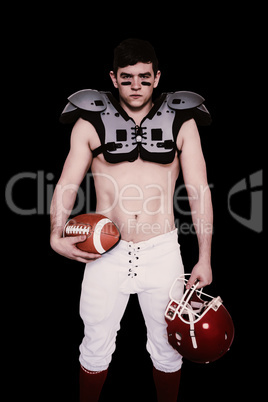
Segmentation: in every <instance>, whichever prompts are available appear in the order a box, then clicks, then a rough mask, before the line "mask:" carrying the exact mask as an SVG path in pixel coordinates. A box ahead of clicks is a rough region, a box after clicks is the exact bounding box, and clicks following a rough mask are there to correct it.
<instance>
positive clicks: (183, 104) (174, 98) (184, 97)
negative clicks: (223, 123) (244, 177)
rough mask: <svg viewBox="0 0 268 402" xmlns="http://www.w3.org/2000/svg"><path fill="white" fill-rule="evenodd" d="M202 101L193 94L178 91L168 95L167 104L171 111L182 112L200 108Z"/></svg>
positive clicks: (202, 99) (201, 98) (198, 96)
mask: <svg viewBox="0 0 268 402" xmlns="http://www.w3.org/2000/svg"><path fill="white" fill-rule="evenodd" d="M204 100H205V99H204V98H203V97H202V96H200V95H198V94H196V93H195V92H189V91H179V92H173V93H171V94H169V96H168V100H167V104H168V106H169V107H170V108H171V109H175V110H184V109H192V108H195V107H197V106H200V105H201V104H202V103H203V102H204Z"/></svg>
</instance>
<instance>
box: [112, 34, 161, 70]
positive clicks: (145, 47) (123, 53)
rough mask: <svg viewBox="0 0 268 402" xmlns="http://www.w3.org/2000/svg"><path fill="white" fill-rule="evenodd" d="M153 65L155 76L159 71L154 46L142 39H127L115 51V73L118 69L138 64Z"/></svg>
mask: <svg viewBox="0 0 268 402" xmlns="http://www.w3.org/2000/svg"><path fill="white" fill-rule="evenodd" d="M139 62H140V63H152V64H153V71H154V75H156V73H157V70H158V60H157V57H156V54H155V50H154V48H153V46H152V45H151V44H150V43H149V42H147V41H146V40H142V39H126V40H124V41H123V42H121V43H120V44H119V45H118V46H117V47H116V48H115V49H114V63H113V71H114V74H115V75H116V74H117V70H118V67H121V68H122V67H126V66H133V65H134V64H137V63H139Z"/></svg>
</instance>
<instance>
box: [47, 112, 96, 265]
mask: <svg viewBox="0 0 268 402" xmlns="http://www.w3.org/2000/svg"><path fill="white" fill-rule="evenodd" d="M94 130H95V129H94V128H93V126H92V125H91V124H90V123H88V122H87V121H85V120H82V119H79V120H78V121H77V122H76V124H75V125H74V128H73V130H72V135H71V147H70V151H69V154H68V156H67V158H66V161H65V164H64V167H63V170H62V174H61V177H60V179H59V181H58V183H57V186H56V188H55V191H54V194H53V198H52V202H51V209H50V217H51V236H50V244H51V247H52V249H53V250H54V251H56V252H57V253H59V254H61V255H63V256H65V257H67V258H70V259H73V260H77V261H80V262H84V263H87V262H89V261H91V260H94V259H96V258H98V257H99V255H96V254H91V253H87V252H84V251H81V250H79V249H78V248H77V247H76V243H79V242H81V241H84V240H85V239H86V236H85V235H82V236H76V237H66V238H63V237H62V233H63V228H64V226H65V223H66V221H67V220H68V217H69V216H70V214H71V212H72V209H73V206H74V203H75V200H76V196H77V191H78V189H79V186H80V184H81V182H82V180H83V178H84V177H85V175H86V173H87V171H88V169H89V167H90V165H91V162H92V152H91V150H90V144H89V141H90V135H91V134H92V132H93V131H94Z"/></svg>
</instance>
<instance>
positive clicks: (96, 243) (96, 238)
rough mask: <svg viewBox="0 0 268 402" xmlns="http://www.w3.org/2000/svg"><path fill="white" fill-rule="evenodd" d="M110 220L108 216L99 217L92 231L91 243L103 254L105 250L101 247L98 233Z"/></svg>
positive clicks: (99, 233)
mask: <svg viewBox="0 0 268 402" xmlns="http://www.w3.org/2000/svg"><path fill="white" fill-rule="evenodd" d="M110 222H112V221H111V220H110V219H108V218H104V219H101V220H100V221H99V222H98V223H97V225H96V226H95V229H94V233H93V244H94V246H95V249H96V250H97V252H98V253H100V254H103V253H105V251H106V250H104V248H103V247H102V244H101V240H100V235H101V231H102V229H103V227H104V226H105V225H106V224H107V223H110Z"/></svg>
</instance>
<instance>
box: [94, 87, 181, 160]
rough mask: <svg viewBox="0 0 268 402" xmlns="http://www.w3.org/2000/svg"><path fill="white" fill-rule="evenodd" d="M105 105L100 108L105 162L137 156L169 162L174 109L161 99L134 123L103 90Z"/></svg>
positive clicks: (172, 157)
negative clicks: (141, 118)
mask: <svg viewBox="0 0 268 402" xmlns="http://www.w3.org/2000/svg"><path fill="white" fill-rule="evenodd" d="M105 97H106V102H107V108H106V110H105V111H103V112H101V119H102V122H103V125H104V137H103V138H101V142H102V145H103V147H102V149H103V150H102V152H103V154H104V157H105V159H106V160H107V162H110V163H117V162H123V161H134V160H136V159H137V158H138V157H139V156H140V158H141V159H143V160H146V161H151V162H156V163H165V164H167V163H171V162H172V161H173V159H174V157H175V152H176V146H175V142H174V136H173V131H172V126H173V122H174V117H175V111H174V110H171V109H170V108H169V107H168V105H167V100H164V101H163V102H162V104H161V106H160V107H159V108H157V107H156V108H155V109H154V108H153V109H152V110H151V112H150V113H149V114H148V115H147V116H146V117H145V118H144V119H143V120H142V122H141V124H140V126H137V125H136V124H135V122H134V120H133V119H132V118H130V117H129V116H128V115H127V114H126V113H122V112H121V113H119V111H118V108H116V107H115V106H114V105H113V104H112V102H111V101H110V100H109V98H108V96H107V95H106V94H105Z"/></svg>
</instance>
